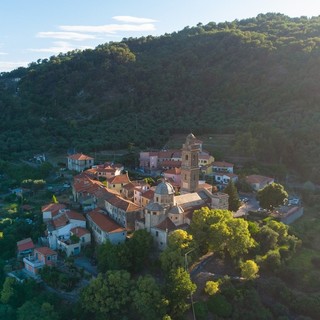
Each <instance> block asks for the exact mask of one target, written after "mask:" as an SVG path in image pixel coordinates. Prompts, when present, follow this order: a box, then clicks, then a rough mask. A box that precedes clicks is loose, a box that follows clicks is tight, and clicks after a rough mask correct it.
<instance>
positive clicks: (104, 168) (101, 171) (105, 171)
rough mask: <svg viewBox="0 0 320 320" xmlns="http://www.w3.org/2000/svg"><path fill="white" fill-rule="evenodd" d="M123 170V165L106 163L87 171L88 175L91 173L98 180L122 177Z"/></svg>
mask: <svg viewBox="0 0 320 320" xmlns="http://www.w3.org/2000/svg"><path fill="white" fill-rule="evenodd" d="M123 169H124V167H123V165H122V164H114V163H111V162H106V163H104V164H100V165H95V166H92V168H91V169H88V170H86V173H89V174H91V175H93V176H95V177H97V178H99V177H100V178H105V179H110V178H112V177H115V176H118V175H120V174H121V172H122V170H123Z"/></svg>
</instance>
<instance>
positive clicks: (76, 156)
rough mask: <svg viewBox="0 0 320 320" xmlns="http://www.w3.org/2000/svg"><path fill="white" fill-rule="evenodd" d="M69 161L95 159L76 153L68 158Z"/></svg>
mask: <svg viewBox="0 0 320 320" xmlns="http://www.w3.org/2000/svg"><path fill="white" fill-rule="evenodd" d="M68 159H72V160H93V158H91V157H89V156H87V155H85V154H82V153H76V154H72V155H71V156H68Z"/></svg>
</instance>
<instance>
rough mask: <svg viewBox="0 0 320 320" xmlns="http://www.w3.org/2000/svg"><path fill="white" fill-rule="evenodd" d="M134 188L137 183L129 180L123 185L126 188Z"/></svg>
mask: <svg viewBox="0 0 320 320" xmlns="http://www.w3.org/2000/svg"><path fill="white" fill-rule="evenodd" d="M134 188H135V184H133V183H132V182H129V183H127V184H126V185H124V186H123V189H126V190H133V189H134Z"/></svg>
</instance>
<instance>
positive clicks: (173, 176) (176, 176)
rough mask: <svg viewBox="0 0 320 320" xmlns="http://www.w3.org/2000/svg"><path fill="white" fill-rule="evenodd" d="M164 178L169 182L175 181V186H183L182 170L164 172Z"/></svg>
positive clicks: (174, 169)
mask: <svg viewBox="0 0 320 320" xmlns="http://www.w3.org/2000/svg"><path fill="white" fill-rule="evenodd" d="M163 176H164V178H165V179H166V180H168V181H170V180H171V181H173V182H174V183H175V184H177V185H180V184H181V168H172V169H168V170H166V171H164V172H163Z"/></svg>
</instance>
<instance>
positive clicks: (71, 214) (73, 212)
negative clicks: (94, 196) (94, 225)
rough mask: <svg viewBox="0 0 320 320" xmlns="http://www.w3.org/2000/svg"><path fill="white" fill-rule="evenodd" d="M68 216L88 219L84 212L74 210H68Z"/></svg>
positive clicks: (75, 218) (74, 218) (82, 219)
mask: <svg viewBox="0 0 320 320" xmlns="http://www.w3.org/2000/svg"><path fill="white" fill-rule="evenodd" d="M66 216H67V217H68V219H73V220H81V221H86V218H85V217H84V215H83V214H81V213H79V212H76V211H73V210H68V211H66Z"/></svg>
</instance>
